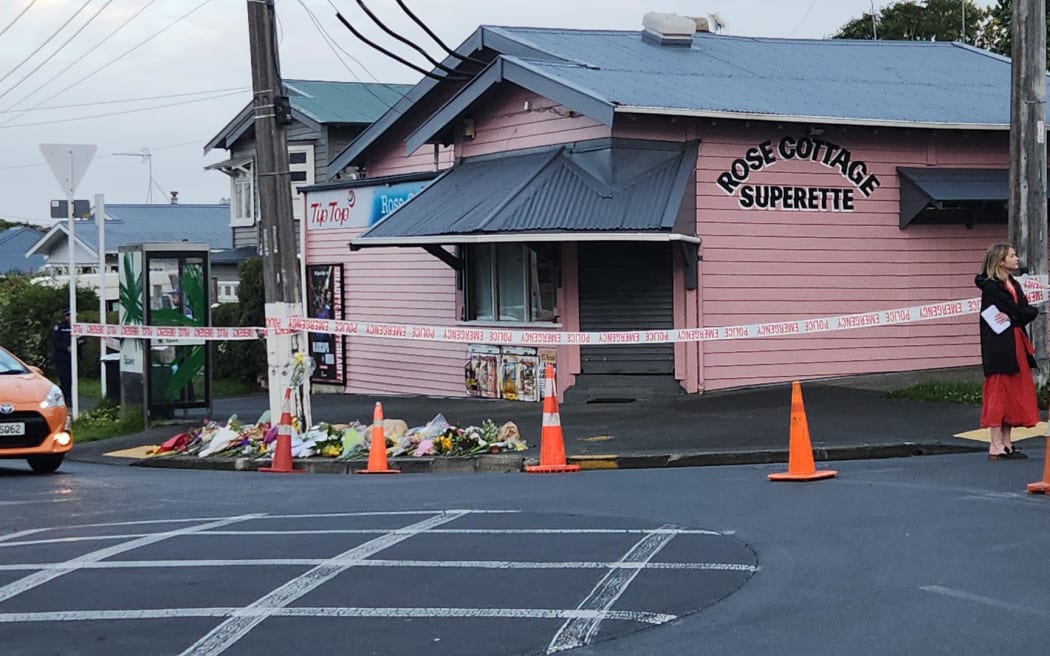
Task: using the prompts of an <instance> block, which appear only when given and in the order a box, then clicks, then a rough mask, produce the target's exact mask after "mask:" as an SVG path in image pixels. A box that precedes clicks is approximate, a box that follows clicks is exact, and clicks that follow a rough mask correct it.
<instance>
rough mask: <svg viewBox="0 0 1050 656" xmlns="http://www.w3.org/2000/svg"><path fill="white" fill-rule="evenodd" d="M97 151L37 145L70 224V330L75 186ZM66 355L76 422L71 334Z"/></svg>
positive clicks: (74, 305) (74, 301) (74, 318)
mask: <svg viewBox="0 0 1050 656" xmlns="http://www.w3.org/2000/svg"><path fill="white" fill-rule="evenodd" d="M96 150H98V147H97V146H95V145H93V144H92V145H87V144H40V152H41V154H43V156H44V159H45V160H46V161H47V165H48V166H49V167H50V168H51V173H53V174H54V176H55V180H57V181H58V184H59V186H61V187H62V191H64V192H65V194H66V205H67V211H66V217H67V220H68V221H69V223H68V224H67V226H66V227H67V230H68V232H69V241H68V242H67V247H68V248H69V325H70V329H72V326H73V325H75V324H76V322H77V278H76V275H77V269H76V248H77V246H76V227H75V225H74V224H75V223H76V222H75V221H74V218H73V195H74V194H75V193H76V191H77V185H79V184H80V180H81V178H83V177H84V172H85V171H87V167H88V164H90V163H91V158H93V157H94V156H95V151H96ZM69 352H70V358H71V360H72V362H71V366H70V375H71V376H72V381H70V390H69V393H70V395H71V396H72V397H73V398H72V399H69V405H70V408H71V409H72V411H73V419H76V418H77V417H78V416H80V403H79V399H78V398H77V391H78V390H77V339H76V336H75V335H73V334H70V339H69Z"/></svg>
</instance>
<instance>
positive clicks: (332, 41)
mask: <svg viewBox="0 0 1050 656" xmlns="http://www.w3.org/2000/svg"><path fill="white" fill-rule="evenodd" d="M299 4H300V5H301V6H302V8H303V10H304V11H306V13H307V15H309V16H310V20H311V21H313V24H314V27H315V28H317V31H318V32H320V33H321V37H322V38H323V39H324V40H325V43H327V44H328V47H329V48H330V49H331V50H332V52H333V53H334V54H335V56H336V59H338V60H339V63H340V64H342V65H343V68H345V69H346V70H347V71H348V72H349V73H350V75H351V77H353V78H354V79H355V80H357V81H358V82H361V83H364V80H362V79H361V78H360V77H358V75H357V73H355V72H354V71H353V69H351V68H350V67H349V66H347V64H346V62H344V61H343V58H342V57H340V56H339V53H338V52H336V50H335V49H336V48H338V49H339V51H341V52H342V53H343V54H344V55H346V56H347V57H348V58H349V59H350V61H352V62H354V63H355V64H357V65H358V66H360V67H361V70H363V71H364V72H365V73H367V74H368V76H369V77H370V78H372V79H373V80H375V81H376V83H378V84H382V82H379V78H378V77H376V76H375V75H373V74H372V71H370V70H368V67H367V66H365V65H364V64H362V63H361V61H360V60H359V59H357V57H354V56H353V55H352V54H350V53H349V52H347V51H346V49H345V48H343V47H342V46H340V45H339V43H338V42H337V41H336V40H335V38H334V37H333V36H332V35H331V34H329V33H328V30H326V29H325V28H324V25H322V24H321V21H320V20H319V19H318V18H317V16H316V15H315V14H314V12H313V11H311V10H310V7H308V6H307V5H306V3H305V2H303V0H299ZM376 98H377V99H380V98H379V96H376ZM380 100H381V99H380Z"/></svg>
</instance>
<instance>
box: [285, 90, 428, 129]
mask: <svg viewBox="0 0 1050 656" xmlns="http://www.w3.org/2000/svg"><path fill="white" fill-rule="evenodd" d="M284 86H285V89H287V92H288V97H289V100H290V101H291V103H292V107H293V108H295V109H298V110H299V111H301V112H302V113H303V114H305V115H307V116H308V117H310V118H312V119H313V120H315V121H317V122H318V123H363V124H368V123H371V122H373V121H375V120H376V119H377V118H379V117H380V116H382V115H383V114H384V113H385V112H386V110H387V109H389V108H390V106H391V105H393V104H394V103H396V102H397V101H398V100H400V99H401V96H403V95H405V94H406V93H408V90H409V89H411V88H412V85H411V84H371V83H365V82H325V81H320V80H284Z"/></svg>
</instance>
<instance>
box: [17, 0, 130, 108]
mask: <svg viewBox="0 0 1050 656" xmlns="http://www.w3.org/2000/svg"><path fill="white" fill-rule="evenodd" d="M88 1H89V2H90V0H88ZM111 4H113V0H106V4H104V5H102V6H101V7H99V8H98V9H97V10H95V13H94V14H93V15H92V16H91V18H89V19H87V20H86V21H85V22H84V24H83V25H81V26H80V27H78V28H77V30H76V31H75V32H73V34H71V35H69V38H68V39H66V40H65V41H63V42H62V45H60V46H58V47H57V48H55V50H54V51H52V53H51V54H50V55H48V56H47V57H45V58H44V60H43V61H42V62H40V63H39V64H37V65H36V67H35V68H34V69H33V70H31V71H29V72H28V73H26V74H25V75H23V76H22V79H20V80H19V81H18V82H15V83H14V84H12V85H11V86H9V87H7V89H5V90H4V91H2V92H0V98H3V97H4V96H6V95H7V94H9V93H11V92H12V91H14V90H15V89H16V88H17V87H18V85H20V84H22V83H23V82H25V81H26V80H28V79H29V78H30V77H31V76H32V75H33V73H36V72H37V71H39V70H40V68H41V67H42V66H43V65H44V64H46V63H48V62H49V61H51V60H52V59H54V58H55V55H57V54H58V53H60V52H62V49H63V48H65V47H66V46H68V45H69V42H70V41H72V40H73V39H75V38H77V36H78V35H79V34H80V33H81V32H83V31H84V30H85V29H86V28H87V26H88V25H91V23H92V22H94V20H95V19H96V18H98V16H99V14H101V13H102V12H104V11H105V10H106V7H108V6H110V5H111ZM85 6H87V5H85Z"/></svg>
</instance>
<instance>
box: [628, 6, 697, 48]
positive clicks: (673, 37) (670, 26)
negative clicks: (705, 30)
mask: <svg viewBox="0 0 1050 656" xmlns="http://www.w3.org/2000/svg"><path fill="white" fill-rule="evenodd" d="M696 28H697V24H696V21H695V20H693V19H692V18H687V17H685V16H679V15H678V14H665V13H662V12H659V11H650V12H648V13H646V14H645V16H643V17H642V38H643V39H645V40H647V41H651V42H653V43H658V44H660V45H662V46H691V45H693V34H694V33H695V32H696Z"/></svg>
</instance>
